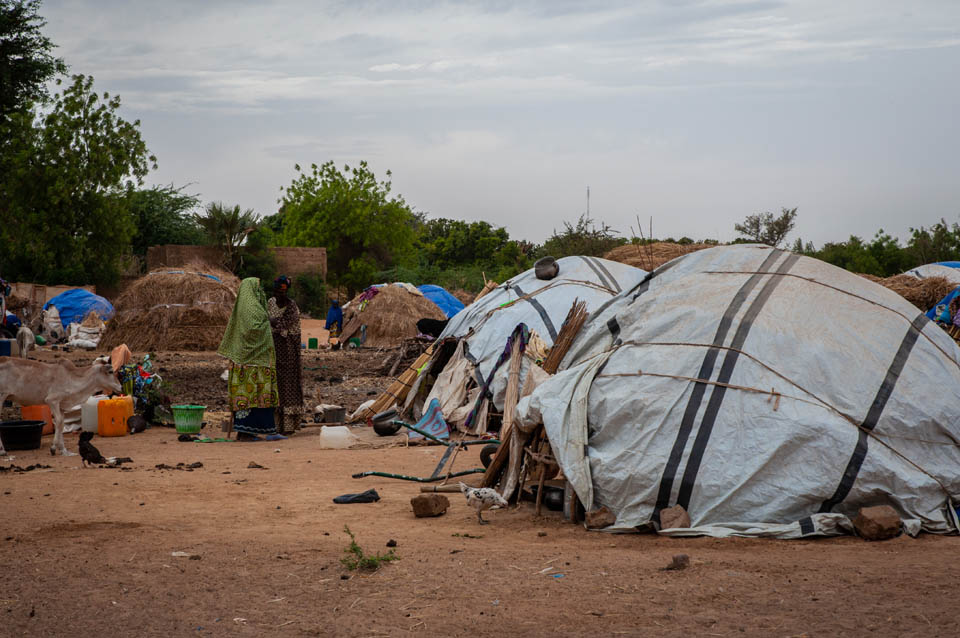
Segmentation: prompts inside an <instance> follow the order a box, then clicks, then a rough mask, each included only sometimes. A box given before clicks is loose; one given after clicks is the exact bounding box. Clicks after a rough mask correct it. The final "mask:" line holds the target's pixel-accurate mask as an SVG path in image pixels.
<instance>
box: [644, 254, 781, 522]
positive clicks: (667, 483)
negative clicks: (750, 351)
mask: <svg viewBox="0 0 960 638" xmlns="http://www.w3.org/2000/svg"><path fill="white" fill-rule="evenodd" d="M782 254H783V251H781V250H777V249H774V250H771V251H770V254H769V255H767V257H766V259H764V260H763V263H762V264H761V265H760V268H759V269H758V270H759V271H766V270H767V269H768V268H769V267H770V266H771V265H772V264H774V263H775V262H776V261H777V259H779V258H780V255H782ZM672 263H674V262H668V263H667V264H666V265H667V266H669V265H670V264H672ZM762 276H763V275H761V274H759V273H754V274H752V275H750V278H749V279H747V280H746V281H745V282H744V283H743V285H742V286H740V289H739V290H738V291H737V294H735V295H734V296H733V299H732V300H731V301H730V305H729V306H727V309H726V311H724V313H723V316H722V317H721V318H720V325H718V326H717V333H716V335H715V336H714V337H713V344H712V345H713V346H722V345H723V342H724V341H726V339H727V333H728V332H729V331H730V326H731V324H732V323H733V319H734V317H735V316H736V315H737V313H738V312H740V308H741V307H742V306H743V304H744V302H745V301H746V299H747V296H748V295H749V294H750V292H751V291H752V290H753V289H754V287H755V286H756V285H757V282H759V281H760V278H761V277H762ZM719 353H720V351H719V350H718V349H717V348H716V347H713V348H709V349H708V350H707V353H706V354H705V355H704V357H703V363H702V364H701V365H700V372H699V373H697V378H698V379H700V380H701V381H709V380H710V377H711V376H713V367H714V365H715V364H716V361H717V356H718V355H719ZM706 389H707V384H705V383H696V384H694V386H693V391H692V392H691V393H690V399H689V400H688V401H687V407H686V409H685V410H684V412H683V418H682V419H681V420H680V428H679V430H678V431H677V439H676V440H675V441H674V442H673V448H672V449H671V450H670V456H669V457H668V458H667V463H666V465H665V466H664V468H663V476H662V477H661V478H660V489H659V491H658V492H657V504H656V506H655V507H654V510H653V517H654V519H658V518H659V516H660V510H662V509H664V508H666V507H668V505H669V503H670V492H671V491H672V490H673V481H674V479H675V477H676V474H677V469H678V468H679V467H680V459H681V457H682V456H683V449H684V448H685V447H686V446H687V440H688V439H689V438H690V432H691V431H692V430H693V423H694V420H695V419H696V417H697V412H698V411H699V410H700V404H701V402H702V401H703V394H704V392H706Z"/></svg>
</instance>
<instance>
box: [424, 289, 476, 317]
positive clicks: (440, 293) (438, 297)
mask: <svg viewBox="0 0 960 638" xmlns="http://www.w3.org/2000/svg"><path fill="white" fill-rule="evenodd" d="M417 290H419V291H420V292H422V293H423V296H424V297H426V298H427V299H429V300H430V301H432V302H433V303H435V304H436V305H437V307H438V308H440V310H442V311H443V314H445V315H446V316H447V319H449V318H450V317H452V316H453V315H455V314H457V313H458V312H460V311H461V310H463V309H464V307H465V306H464V305H463V302H461V301H460V300H459V299H457V298H456V297H454V296H453V295H451V294H450V293H449V292H447V291H446V290H444V289H443V288H441V287H440V286H434V285H433V284H424V285H422V286H417Z"/></svg>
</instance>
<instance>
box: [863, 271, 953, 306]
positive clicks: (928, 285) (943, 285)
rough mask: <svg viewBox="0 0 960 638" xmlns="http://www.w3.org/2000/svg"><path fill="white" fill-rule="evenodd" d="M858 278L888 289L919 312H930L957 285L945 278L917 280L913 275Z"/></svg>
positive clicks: (865, 276)
mask: <svg viewBox="0 0 960 638" xmlns="http://www.w3.org/2000/svg"><path fill="white" fill-rule="evenodd" d="M860 276H861V277H864V278H865V279H869V280H870V281H873V282H875V283H878V284H880V285H881V286H883V287H885V288H889V289H890V290H892V291H893V292H895V293H897V294H898V295H900V296H901V297H903V298H904V299H906V300H907V301H909V302H910V303H912V304H913V305H914V306H916V307H917V308H919V309H920V310H930V309H931V308H933V307H934V306H935V305H936V304H937V302H938V301H940V300H941V299H943V298H944V297H946V296H947V295H948V294H950V292H952V291H953V289H954V288H956V287H957V284H955V283H954V282H952V281H950V280H949V279H947V278H945V277H928V278H925V279H917V278H916V277H914V276H913V275H894V276H893V277H887V278H886V279H883V278H881V277H875V276H874V275H865V274H860Z"/></svg>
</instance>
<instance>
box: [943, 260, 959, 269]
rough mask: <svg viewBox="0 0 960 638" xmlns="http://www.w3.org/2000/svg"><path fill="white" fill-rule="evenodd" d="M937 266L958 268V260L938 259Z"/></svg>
mask: <svg viewBox="0 0 960 638" xmlns="http://www.w3.org/2000/svg"><path fill="white" fill-rule="evenodd" d="M937 265H938V266H948V267H950V268H960V261H938V262H937Z"/></svg>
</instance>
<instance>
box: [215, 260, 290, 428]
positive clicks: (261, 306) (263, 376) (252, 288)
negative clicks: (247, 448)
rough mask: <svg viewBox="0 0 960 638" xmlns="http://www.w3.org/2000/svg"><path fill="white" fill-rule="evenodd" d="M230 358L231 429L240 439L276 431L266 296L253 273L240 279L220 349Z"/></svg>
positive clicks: (273, 379) (274, 392)
mask: <svg viewBox="0 0 960 638" xmlns="http://www.w3.org/2000/svg"><path fill="white" fill-rule="evenodd" d="M217 352H219V353H220V354H221V355H223V356H224V357H226V358H227V359H229V360H230V362H231V366H230V372H229V377H228V381H227V383H228V391H229V396H230V411H231V412H232V413H233V429H234V430H236V431H237V439H238V440H240V441H256V440H257V439H259V435H268V436H269V435H274V436H275V435H276V433H277V427H276V422H275V421H274V414H273V411H274V409H275V408H276V407H277V403H278V399H277V371H276V367H275V355H274V349H273V338H272V336H271V334H270V321H269V319H268V317H267V300H266V295H265V294H264V292H263V288H261V286H260V280H259V279H257V278H256V277H248V278H247V279H244V280H243V281H241V282H240V288H239V290H237V301H236V303H235V304H234V306H233V314H231V315H230V322H229V323H228V324H227V329H226V332H224V334H223V340H222V341H221V342H220V349H219V350H218V351H217Z"/></svg>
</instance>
